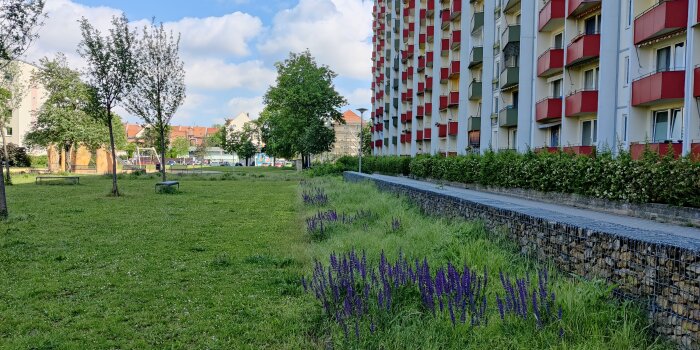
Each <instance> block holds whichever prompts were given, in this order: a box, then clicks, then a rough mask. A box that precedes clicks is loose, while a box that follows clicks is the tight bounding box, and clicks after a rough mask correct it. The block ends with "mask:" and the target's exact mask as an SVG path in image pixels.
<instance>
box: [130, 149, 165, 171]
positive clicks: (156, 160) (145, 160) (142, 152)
mask: <svg viewBox="0 0 700 350" xmlns="http://www.w3.org/2000/svg"><path fill="white" fill-rule="evenodd" d="M134 163H135V165H136V166H139V167H143V166H146V165H154V164H162V163H161V161H160V156H159V155H158V152H157V151H156V149H155V148H153V147H136V155H135V157H134Z"/></svg>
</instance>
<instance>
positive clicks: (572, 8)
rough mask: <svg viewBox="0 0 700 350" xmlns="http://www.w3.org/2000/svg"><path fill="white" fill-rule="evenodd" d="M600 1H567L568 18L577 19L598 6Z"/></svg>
mask: <svg viewBox="0 0 700 350" xmlns="http://www.w3.org/2000/svg"><path fill="white" fill-rule="evenodd" d="M600 2H601V0H569V14H568V17H577V16H578V15H581V14H583V13H586V12H587V11H588V10H590V9H592V8H593V7H596V6H600Z"/></svg>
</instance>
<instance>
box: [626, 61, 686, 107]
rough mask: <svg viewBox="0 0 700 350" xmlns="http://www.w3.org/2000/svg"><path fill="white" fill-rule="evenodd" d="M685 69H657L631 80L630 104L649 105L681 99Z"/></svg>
mask: <svg viewBox="0 0 700 350" xmlns="http://www.w3.org/2000/svg"><path fill="white" fill-rule="evenodd" d="M684 97H685V70H677V71H659V72H654V73H652V74H649V75H646V76H643V77H641V78H639V79H637V80H635V81H633V82H632V105H633V106H635V107H639V106H651V105H655V104H660V103H666V102H675V101H680V100H683V98H684Z"/></svg>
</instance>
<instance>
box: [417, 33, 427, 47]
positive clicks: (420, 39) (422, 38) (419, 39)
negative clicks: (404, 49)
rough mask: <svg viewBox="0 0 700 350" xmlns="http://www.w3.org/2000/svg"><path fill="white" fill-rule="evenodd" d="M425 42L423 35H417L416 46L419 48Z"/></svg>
mask: <svg viewBox="0 0 700 350" xmlns="http://www.w3.org/2000/svg"><path fill="white" fill-rule="evenodd" d="M425 42H426V38H425V34H420V35H418V45H420V47H421V48H422V47H424V46H425Z"/></svg>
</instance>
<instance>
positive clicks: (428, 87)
mask: <svg viewBox="0 0 700 350" xmlns="http://www.w3.org/2000/svg"><path fill="white" fill-rule="evenodd" d="M425 91H433V77H429V76H426V77H425Z"/></svg>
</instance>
